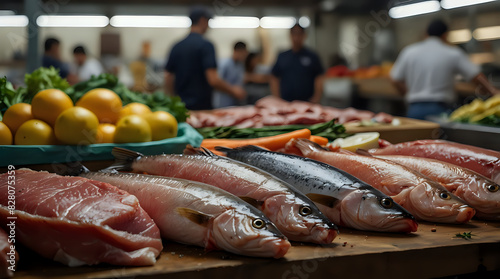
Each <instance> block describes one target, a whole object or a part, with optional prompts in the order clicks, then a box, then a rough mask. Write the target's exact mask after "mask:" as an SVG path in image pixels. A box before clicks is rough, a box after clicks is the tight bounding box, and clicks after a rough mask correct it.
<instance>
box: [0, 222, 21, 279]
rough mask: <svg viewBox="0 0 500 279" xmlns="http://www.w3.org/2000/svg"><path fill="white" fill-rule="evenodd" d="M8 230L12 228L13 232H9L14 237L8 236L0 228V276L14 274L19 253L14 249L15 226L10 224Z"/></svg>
mask: <svg viewBox="0 0 500 279" xmlns="http://www.w3.org/2000/svg"><path fill="white" fill-rule="evenodd" d="M8 230H9V232H10V231H11V230H14V233H13V234H11V236H14V238H9V235H7V233H6V232H5V231H4V230H3V229H0V252H1V254H0V258H1V259H2V260H1V261H0V278H9V277H12V276H14V271H16V269H17V262H18V261H19V255H18V254H17V251H16V249H15V235H16V234H15V227H14V226H12V228H9V229H8ZM12 239H14V240H12Z"/></svg>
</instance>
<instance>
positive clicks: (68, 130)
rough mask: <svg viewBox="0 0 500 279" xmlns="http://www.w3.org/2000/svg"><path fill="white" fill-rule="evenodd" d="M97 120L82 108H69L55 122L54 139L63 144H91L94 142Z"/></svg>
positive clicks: (92, 114) (91, 113)
mask: <svg viewBox="0 0 500 279" xmlns="http://www.w3.org/2000/svg"><path fill="white" fill-rule="evenodd" d="M98 126H99V120H98V119H97V116H96V115H95V114H94V113H93V112H91V111H90V110H88V109H86V108H82V107H72V108H69V109H67V110H65V111H63V113H61V115H59V117H58V118H57V120H56V125H55V126H54V131H55V134H56V138H57V139H58V140H59V141H60V142H61V143H63V144H72V145H76V144H83V145H87V144H92V143H95V142H96V138H97V127H98Z"/></svg>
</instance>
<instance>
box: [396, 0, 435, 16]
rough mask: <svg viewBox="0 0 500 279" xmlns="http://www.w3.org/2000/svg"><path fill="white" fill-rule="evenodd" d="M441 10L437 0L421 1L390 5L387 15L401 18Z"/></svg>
mask: <svg viewBox="0 0 500 279" xmlns="http://www.w3.org/2000/svg"><path fill="white" fill-rule="evenodd" d="M439 10H441V5H439V2H438V1H435V0H432V1H422V2H417V3H413V4H408V5H403V6H396V7H392V8H391V9H390V10H389V16H391V17H392V18H403V17H409V16H416V15H422V14H428V13H433V12H437V11H439Z"/></svg>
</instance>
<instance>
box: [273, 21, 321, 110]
mask: <svg viewBox="0 0 500 279" xmlns="http://www.w3.org/2000/svg"><path fill="white" fill-rule="evenodd" d="M306 37H307V34H306V30H305V29H304V28H303V27H302V26H300V25H299V24H295V25H294V26H293V27H292V28H291V29H290V38H291V41H292V49H290V50H288V51H285V52H282V53H280V54H279V56H278V59H277V61H276V64H275V65H274V67H273V69H272V76H271V80H270V86H271V93H272V94H273V95H274V96H276V97H280V98H282V99H284V100H286V101H293V100H301V101H309V102H312V103H319V102H320V100H321V95H322V93H323V91H322V89H323V84H322V76H323V72H324V69H323V66H322V65H321V62H320V59H319V57H318V55H317V54H316V53H315V52H314V51H312V50H310V49H309V48H307V47H305V46H304V42H305V40H306Z"/></svg>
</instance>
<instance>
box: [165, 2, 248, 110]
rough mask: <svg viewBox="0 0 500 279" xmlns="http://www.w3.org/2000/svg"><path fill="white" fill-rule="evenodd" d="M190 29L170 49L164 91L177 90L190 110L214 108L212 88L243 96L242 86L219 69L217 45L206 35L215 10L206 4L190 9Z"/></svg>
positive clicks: (237, 97) (170, 92)
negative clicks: (184, 36) (221, 74)
mask: <svg viewBox="0 0 500 279" xmlns="http://www.w3.org/2000/svg"><path fill="white" fill-rule="evenodd" d="M189 18H190V19H191V23H192V24H191V32H190V33H189V35H188V36H187V37H186V38H185V39H183V40H182V41H180V42H179V43H177V44H176V45H175V46H174V47H173V48H172V50H171V52H170V55H169V58H168V61H167V64H166V66H165V70H166V74H165V91H166V93H167V94H168V95H174V94H177V95H179V96H180V97H181V99H182V101H183V102H184V103H185V104H186V107H187V108H188V109H190V110H208V109H212V90H213V88H215V89H217V90H219V91H221V92H224V93H226V94H228V95H231V96H233V97H234V98H236V99H237V100H243V99H244V98H245V97H246V93H245V91H244V90H243V88H242V87H241V86H235V85H230V84H228V83H227V82H225V81H223V80H222V79H221V78H220V77H219V75H218V73H217V63H216V60H215V49H214V45H213V44H212V43H211V42H209V41H208V40H206V39H205V38H203V34H205V33H206V32H207V30H208V20H209V19H210V18H212V14H211V13H210V12H209V11H208V9H207V8H205V7H201V6H195V7H193V8H192V9H191V11H190V14H189Z"/></svg>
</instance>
